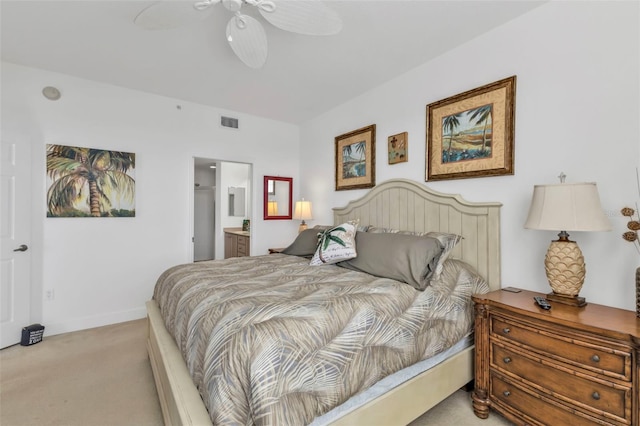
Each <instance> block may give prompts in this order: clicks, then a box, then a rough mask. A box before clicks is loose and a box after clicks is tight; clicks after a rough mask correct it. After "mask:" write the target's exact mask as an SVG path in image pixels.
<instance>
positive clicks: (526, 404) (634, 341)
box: [473, 290, 640, 426]
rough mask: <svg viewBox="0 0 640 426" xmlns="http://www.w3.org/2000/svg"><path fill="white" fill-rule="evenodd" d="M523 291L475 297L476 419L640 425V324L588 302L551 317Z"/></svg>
mask: <svg viewBox="0 0 640 426" xmlns="http://www.w3.org/2000/svg"><path fill="white" fill-rule="evenodd" d="M534 296H543V297H544V294H542V293H534V292H530V291H526V290H522V291H521V292H519V293H511V292H507V291H504V290H498V291H494V292H491V293H488V294H482V295H475V296H474V297H473V300H474V302H475V389H474V392H473V411H474V412H475V414H476V416H478V417H480V418H487V417H488V415H489V409H490V408H492V409H494V410H495V411H497V412H499V413H500V414H502V415H503V416H504V417H506V418H507V419H509V420H510V421H512V422H514V423H516V424H528V425H569V424H570V425H576V424H594V425H595V424H605V425H633V426H638V425H639V422H640V392H639V390H638V383H639V382H640V370H639V361H638V359H639V358H640V319H639V318H637V317H636V315H635V312H632V311H627V310H623V309H616V308H611V307H607V306H602V305H597V304H594V303H591V302H589V303H588V304H587V305H586V306H584V307H581V308H577V307H572V306H568V305H562V304H559V303H554V302H550V303H551V306H552V307H551V309H550V310H548V311H545V310H543V309H541V308H539V307H538V305H536V304H535V302H534V300H533V297H534Z"/></svg>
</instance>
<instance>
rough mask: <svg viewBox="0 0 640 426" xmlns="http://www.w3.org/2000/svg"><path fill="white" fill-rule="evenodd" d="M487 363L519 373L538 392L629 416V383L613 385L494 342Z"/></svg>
mask: <svg viewBox="0 0 640 426" xmlns="http://www.w3.org/2000/svg"><path fill="white" fill-rule="evenodd" d="M491 365H492V368H497V369H500V370H503V371H505V372H508V373H510V374H512V375H514V376H518V377H521V378H522V379H524V380H525V381H526V382H529V384H530V385H532V386H534V387H535V388H536V389H537V390H538V392H542V393H544V394H547V395H549V396H553V397H554V398H556V399H561V400H563V401H565V402H566V403H569V404H572V405H574V406H576V407H579V408H580V409H581V411H585V412H591V413H592V414H593V415H596V416H605V417H607V418H610V419H611V418H612V419H616V420H617V421H619V422H624V421H625V419H626V420H627V421H628V420H630V419H629V417H628V416H629V413H630V412H631V387H630V386H629V387H625V386H621V385H616V384H614V383H612V382H607V381H602V380H598V379H597V378H596V377H591V376H587V375H584V374H579V373H576V372H572V371H570V370H568V369H567V368H566V367H565V366H562V365H560V364H558V365H553V364H551V363H549V361H548V360H546V359H542V358H539V357H537V356H536V354H532V353H526V355H525V353H519V352H516V351H515V350H513V351H512V350H510V349H508V348H506V347H502V346H499V345H496V344H492V345H491ZM605 413H607V414H605Z"/></svg>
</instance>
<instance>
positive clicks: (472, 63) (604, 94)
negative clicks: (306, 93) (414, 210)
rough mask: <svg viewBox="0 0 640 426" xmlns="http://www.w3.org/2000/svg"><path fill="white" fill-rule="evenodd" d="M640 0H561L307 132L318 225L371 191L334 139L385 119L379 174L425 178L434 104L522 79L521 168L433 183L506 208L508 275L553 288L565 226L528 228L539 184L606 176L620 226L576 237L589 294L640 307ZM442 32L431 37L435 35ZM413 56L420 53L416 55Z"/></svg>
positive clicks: (305, 176)
mask: <svg viewBox="0 0 640 426" xmlns="http://www.w3.org/2000/svg"><path fill="white" fill-rule="evenodd" d="M639 18H640V12H639V7H638V2H604V1H602V2H551V3H548V4H545V5H543V6H541V7H539V8H537V9H534V10H533V11H532V12H530V13H528V14H526V15H524V16H522V17H520V18H518V19H516V20H513V21H511V22H509V23H507V24H505V25H503V26H502V27H500V28H497V29H495V30H493V31H491V32H489V33H487V34H485V35H483V36H481V37H478V38H476V39H474V40H472V41H471V42H468V43H466V44H465V45H462V46H460V47H459V48H457V49H455V50H453V51H450V52H448V53H446V54H444V55H442V56H440V57H438V58H437V59H435V60H433V61H431V62H429V63H427V64H425V65H423V66H421V67H419V68H416V69H414V70H412V71H411V72H409V73H406V74H405V75H402V76H400V77H398V78H396V79H394V80H393V81H390V82H388V83H387V84H385V85H383V86H380V87H378V88H376V89H375V90H372V91H370V92H368V93H366V94H364V95H362V96H360V97H358V98H356V99H353V100H352V101H350V102H349V103H347V104H344V105H342V106H340V107H338V108H336V109H334V110H332V111H330V112H328V113H326V114H324V115H323V116H321V117H317V118H316V119H314V120H311V121H310V122H308V123H305V125H303V126H302V128H301V141H303V142H302V143H303V146H302V147H301V156H300V158H301V161H300V170H301V181H302V182H303V186H302V188H301V191H302V193H304V194H305V196H306V198H307V199H310V200H312V201H313V203H314V204H313V207H314V219H315V220H313V221H310V225H314V224H318V223H331V222H332V216H331V208H332V207H335V206H342V205H344V204H345V203H346V202H347V201H348V200H350V199H352V198H356V197H359V196H361V195H363V194H364V193H365V192H366V191H365V190H356V191H339V192H335V191H334V179H335V177H334V138H335V136H337V135H340V134H343V133H346V132H349V131H351V130H354V129H358V128H360V127H364V126H367V125H370V124H376V126H377V129H376V131H377V137H376V139H377V144H376V152H377V153H376V158H377V167H376V174H377V176H376V180H377V182H382V181H384V180H387V179H390V178H396V177H403V178H409V179H413V180H416V181H422V182H424V180H425V134H426V124H425V111H426V105H427V104H429V103H431V102H435V101H438V100H441V99H444V98H447V97H449V96H453V95H455V94H458V93H461V92H463V91H466V90H469V89H473V88H475V87H478V86H482V85H484V84H487V83H490V82H493V81H496V80H499V79H502V78H505V77H509V76H511V75H517V96H516V129H515V130H516V131H515V175H514V176H501V177H491V178H477V179H464V180H456V181H441V182H433V183H429V184H428V186H430V187H431V188H433V189H436V190H438V191H442V192H453V193H460V194H462V195H463V196H464V197H465V198H467V199H468V200H472V201H485V200H486V201H499V202H502V203H503V205H504V206H503V208H502V213H501V217H502V283H503V286H516V287H522V288H527V289H532V290H538V291H543V292H548V291H550V289H549V286H548V283H547V281H546V277H545V273H544V266H543V259H544V254H545V252H546V250H547V247H548V245H549V241H550V240H551V239H555V234H554V233H553V232H544V231H532V230H525V229H523V224H524V221H525V218H526V215H527V212H528V207H529V201H530V199H531V193H532V189H533V185H534V184H544V183H557V182H558V180H557V178H556V176H558V175H559V174H560V172H562V171H563V172H564V173H566V174H567V175H568V179H567V181H568V182H580V181H595V182H597V183H598V188H599V191H600V196H601V199H602V203H603V207H604V209H605V210H606V213H607V214H608V215H609V217H610V218H611V222H612V226H613V232H608V233H584V232H576V233H572V234H571V237H572V239H574V240H577V241H578V243H579V245H580V247H581V248H582V250H583V253H584V255H585V260H586V263H587V277H586V281H585V285H584V287H583V289H582V291H581V295H582V296H585V297H586V298H587V301H588V302H589V301H590V302H597V303H600V304H605V305H610V306H616V307H621V308H625V309H630V310H634V309H635V302H634V298H635V293H634V291H635V290H634V289H635V278H634V277H635V269H636V267H637V266H640V259H639V258H638V253H637V252H636V251H635V250H634V248H633V247H632V245H631V244H630V243H628V242H626V241H623V240H622V238H621V236H620V235H621V234H622V232H624V228H625V225H626V221H625V220H624V218H623V217H622V216H621V215H620V214H619V210H620V209H621V208H622V207H624V206H626V205H631V204H632V203H634V202H635V201H637V200H638V198H639V195H638V190H637V188H636V183H635V171H636V167H637V166H638V159H639V158H640V149H639V147H640V130H639V116H640V110H639V99H640V86H639V79H640V77H639V76H640V68H639V66H638V61H639V50H640V46H639V29H638V27H639V20H640V19H639ZM430 42H437V40H433V41H430V40H425V43H430ZM408 54H410V52H408ZM404 131H407V132H408V133H409V161H408V162H407V163H400V164H396V165H389V164H388V163H387V137H388V136H390V135H394V134H397V133H400V132H404Z"/></svg>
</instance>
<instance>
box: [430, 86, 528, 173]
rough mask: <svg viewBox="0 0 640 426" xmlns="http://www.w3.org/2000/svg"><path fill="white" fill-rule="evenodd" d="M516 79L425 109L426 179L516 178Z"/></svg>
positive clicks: (431, 105) (448, 99)
mask: <svg viewBox="0 0 640 426" xmlns="http://www.w3.org/2000/svg"><path fill="white" fill-rule="evenodd" d="M515 90H516V76H512V77H509V78H505V79H503V80H499V81H496V82H494V83H491V84H487V85H485V86H482V87H478V88H476V89H473V90H469V91H467V92H464V93H461V94H459V95H455V96H452V97H450V98H446V99H443V100H441V101H438V102H434V103H431V104H429V105H427V152H426V165H427V170H426V180H427V181H430V180H447V179H464V178H473V177H486V176H499V175H512V174H513V173H514V171H513V163H514V129H515Z"/></svg>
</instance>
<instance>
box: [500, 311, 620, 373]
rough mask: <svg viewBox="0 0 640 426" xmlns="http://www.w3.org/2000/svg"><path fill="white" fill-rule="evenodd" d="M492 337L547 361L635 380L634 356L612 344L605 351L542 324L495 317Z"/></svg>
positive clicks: (591, 343) (593, 343)
mask: <svg viewBox="0 0 640 426" xmlns="http://www.w3.org/2000/svg"><path fill="white" fill-rule="evenodd" d="M491 333H492V335H495V336H500V337H501V338H503V339H507V340H509V341H512V342H513V343H514V344H516V345H518V346H523V345H524V347H526V349H531V350H534V351H536V352H538V353H540V354H543V355H544V356H546V357H552V358H555V359H558V360H560V361H563V362H569V363H571V364H572V365H575V366H577V367H581V368H585V369H587V370H590V371H594V372H597V373H603V374H606V375H608V376H611V377H615V378H618V379H622V380H625V381H630V380H631V353H630V351H629V350H628V348H625V347H622V346H621V347H619V348H616V347H615V346H614V345H612V344H610V343H609V344H608V345H607V346H606V347H605V346H602V345H601V344H598V342H596V341H594V342H589V341H587V340H586V339H585V340H580V339H576V337H575V335H574V336H572V337H569V336H563V335H562V334H560V333H558V330H557V329H556V330H554V331H553V332H550V331H547V330H545V328H544V326H543V325H541V324H535V323H534V324H532V325H531V326H529V325H527V324H524V323H520V322H518V321H514V320H510V319H509V318H502V317H500V316H494V317H492V321H491Z"/></svg>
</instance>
